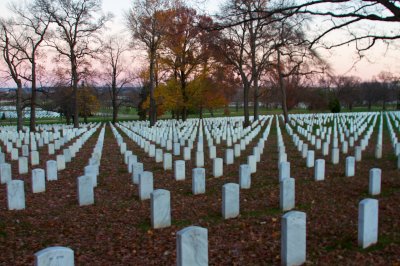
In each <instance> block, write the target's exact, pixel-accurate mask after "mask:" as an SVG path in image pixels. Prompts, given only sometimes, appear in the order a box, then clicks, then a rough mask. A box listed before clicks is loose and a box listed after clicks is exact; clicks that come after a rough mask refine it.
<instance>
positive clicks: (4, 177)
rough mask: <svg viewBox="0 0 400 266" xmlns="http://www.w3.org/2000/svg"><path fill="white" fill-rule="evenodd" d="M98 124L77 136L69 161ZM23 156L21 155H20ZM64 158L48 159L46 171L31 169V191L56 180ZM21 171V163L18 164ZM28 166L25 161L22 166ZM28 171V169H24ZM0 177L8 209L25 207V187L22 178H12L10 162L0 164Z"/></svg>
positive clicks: (41, 190) (37, 190)
mask: <svg viewBox="0 0 400 266" xmlns="http://www.w3.org/2000/svg"><path fill="white" fill-rule="evenodd" d="M99 126H100V125H97V126H95V127H93V128H91V129H90V130H89V131H86V132H85V133H84V134H83V135H82V136H81V137H79V138H78V139H77V140H76V141H75V142H74V143H73V144H72V145H71V146H70V147H69V150H70V152H71V153H70V155H71V157H69V159H70V160H69V161H71V160H72V159H73V158H74V157H75V156H76V153H77V152H79V150H80V149H81V148H82V146H83V144H84V143H85V142H86V141H87V140H88V139H89V138H90V137H91V136H92V135H93V133H94V132H95V131H96V130H97V128H98V127H99ZM22 158H23V157H22ZM65 163H66V160H65V158H64V155H57V160H56V161H55V160H49V161H47V162H46V171H45V170H44V169H40V168H36V169H33V170H32V175H31V178H32V182H31V184H32V192H33V193H41V192H45V191H46V179H47V181H55V180H58V171H59V170H62V169H65ZM19 167H20V172H21V164H20V165H19ZM24 167H26V168H28V166H27V163H26V165H25V166H24ZM26 173H28V171H26ZM0 179H1V183H2V184H6V186H7V190H6V191H7V205H8V209H9V210H22V209H25V207H26V206H25V187H24V181H23V180H17V179H15V180H13V179H12V176H11V164H8V163H3V164H1V165H0Z"/></svg>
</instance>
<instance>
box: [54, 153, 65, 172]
mask: <svg viewBox="0 0 400 266" xmlns="http://www.w3.org/2000/svg"><path fill="white" fill-rule="evenodd" d="M56 160H57V170H58V171H61V170H64V169H65V158H64V155H63V154H59V155H57V157H56Z"/></svg>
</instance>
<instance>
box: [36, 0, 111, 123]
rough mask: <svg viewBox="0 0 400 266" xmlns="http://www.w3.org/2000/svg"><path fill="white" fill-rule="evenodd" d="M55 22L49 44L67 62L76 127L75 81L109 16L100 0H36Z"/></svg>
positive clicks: (92, 50)
mask: <svg viewBox="0 0 400 266" xmlns="http://www.w3.org/2000/svg"><path fill="white" fill-rule="evenodd" d="M36 2H37V5H38V7H40V9H41V10H42V11H43V12H44V13H45V14H48V15H49V16H50V17H51V20H52V21H53V22H54V23H55V24H56V25H57V27H56V30H55V34H54V35H53V38H51V39H50V41H49V42H48V44H49V45H50V46H51V47H53V48H55V49H56V51H57V52H58V53H59V55H60V57H64V58H67V59H68V61H69V64H70V72H71V86H72V89H73V95H72V98H73V110H74V114H73V117H74V127H79V106H78V84H79V81H80V78H81V71H82V70H81V69H80V68H82V65H83V64H84V62H85V59H86V58H87V57H92V56H94V54H95V53H97V52H98V49H99V46H100V45H99V44H100V42H99V38H98V36H97V34H98V33H99V31H100V30H101V29H102V28H103V27H104V26H105V23H106V22H107V21H108V20H109V19H110V18H111V15H105V14H103V13H102V10H101V4H102V1H101V0H68V1H67V0H36Z"/></svg>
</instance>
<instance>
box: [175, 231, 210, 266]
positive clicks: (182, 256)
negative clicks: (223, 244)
mask: <svg viewBox="0 0 400 266" xmlns="http://www.w3.org/2000/svg"><path fill="white" fill-rule="evenodd" d="M176 246H177V247H176V265H177V266H208V236H207V229H206V228H202V227H199V226H189V227H186V228H184V229H182V230H180V231H178V232H177V233H176Z"/></svg>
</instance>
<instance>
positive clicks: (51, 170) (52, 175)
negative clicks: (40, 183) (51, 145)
mask: <svg viewBox="0 0 400 266" xmlns="http://www.w3.org/2000/svg"><path fill="white" fill-rule="evenodd" d="M46 177H47V181H53V180H57V179H58V175H57V162H56V161H53V160H50V161H47V162H46Z"/></svg>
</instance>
